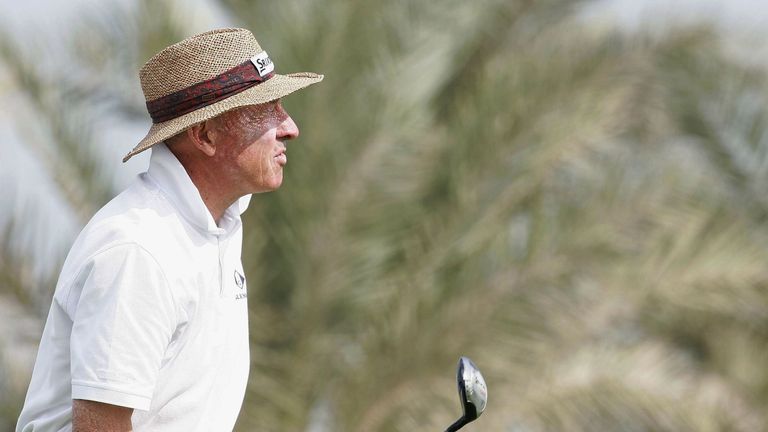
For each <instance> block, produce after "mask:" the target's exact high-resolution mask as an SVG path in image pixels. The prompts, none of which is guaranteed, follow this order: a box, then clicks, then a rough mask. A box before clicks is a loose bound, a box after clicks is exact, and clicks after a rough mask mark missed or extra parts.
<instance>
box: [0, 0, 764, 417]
mask: <svg viewBox="0 0 768 432" xmlns="http://www.w3.org/2000/svg"><path fill="white" fill-rule="evenodd" d="M180 4H181V2H171V1H151V0H143V1H138V2H137V5H136V7H135V8H128V7H125V8H123V7H117V6H114V7H106V6H105V7H103V8H101V9H99V10H98V11H96V12H93V13H91V14H90V15H84V16H82V17H81V18H80V19H81V20H82V22H80V23H78V25H77V26H75V28H74V30H73V31H72V34H69V35H67V38H66V40H65V41H64V42H65V44H66V45H67V46H68V47H69V48H70V50H71V51H70V52H68V53H67V55H68V56H70V57H69V58H71V65H70V66H69V67H71V68H73V70H76V71H78V73H77V74H69V75H64V77H65V78H64V79H60V80H57V81H56V82H55V83H54V82H53V81H51V76H50V75H48V74H46V73H45V71H44V69H43V68H41V67H39V66H40V65H39V62H36V61H35V50H34V49H29V48H26V47H24V45H23V42H22V41H19V40H16V39H14V37H13V35H12V34H7V32H6V34H2V35H0V55H1V57H0V59H1V61H2V64H3V67H4V68H5V69H6V70H7V75H8V82H9V83H10V84H9V85H11V86H13V87H14V88H15V89H17V90H18V91H19V92H20V94H22V95H23V98H24V99H25V103H26V104H28V106H30V107H32V112H34V113H35V116H36V123H35V125H36V127H39V128H42V129H44V130H43V131H42V132H38V133H37V134H33V133H26V134H23V136H24V137H25V144H28V145H29V146H30V148H32V149H33V151H34V152H35V154H36V155H37V156H38V157H39V159H40V160H41V162H42V163H43V165H44V166H45V167H46V172H45V173H44V174H45V175H46V176H49V177H50V178H51V179H52V180H53V181H54V184H55V186H56V188H57V190H58V193H60V195H61V196H62V197H63V200H64V201H65V204H66V206H67V211H69V212H71V213H72V214H73V215H75V217H76V218H77V220H79V221H80V223H81V224H82V223H85V222H86V221H87V220H88V219H89V218H90V216H91V215H92V214H93V212H94V211H95V210H96V209H98V208H99V207H100V206H101V205H103V204H104V203H105V202H106V201H107V200H108V199H109V198H111V197H112V196H114V195H115V194H116V193H117V192H118V191H117V190H116V186H115V182H114V181H113V180H112V172H111V171H110V170H109V169H105V168H104V166H105V165H104V164H103V162H102V159H101V157H102V156H101V154H100V153H99V152H98V145H99V144H100V143H98V142H97V139H96V138H95V134H94V130H93V128H94V126H93V124H94V122H95V121H96V119H98V118H100V116H103V115H104V114H105V113H108V114H109V115H110V116H113V117H114V118H117V119H122V121H125V122H135V121H144V122H147V123H148V119H147V118H145V117H146V115H145V114H144V113H143V106H142V105H143V100H142V97H141V93H140V89H139V86H138V82H137V78H136V76H135V75H136V71H137V70H138V68H139V67H140V66H141V64H142V63H143V62H144V61H145V60H146V59H147V58H149V57H150V56H151V55H152V54H153V53H154V52H156V51H157V50H159V49H161V48H162V47H164V46H166V45H168V44H170V43H173V42H175V41H178V40H180V39H181V38H183V37H186V36H188V35H191V34H193V33H194V32H196V31H200V30H204V29H205V28H198V27H200V26H202V27H205V25H206V24H205V20H203V21H202V24H201V23H200V22H201V21H200V20H199V19H198V20H192V19H190V17H192V16H193V14H194V11H191V10H187V9H184V7H182V6H180ZM215 6H216V7H217V8H219V9H220V10H221V11H223V13H224V16H226V17H227V19H228V20H230V22H231V25H235V26H244V27H247V28H249V29H251V30H253V31H254V33H255V34H256V37H257V38H258V39H259V41H260V43H261V44H262V46H263V47H265V48H266V49H267V50H268V51H269V52H270V54H271V56H272V57H273V58H275V60H276V63H277V65H278V68H279V70H281V71H301V70H312V71H317V72H320V73H324V74H326V79H325V81H323V83H322V84H320V85H317V86H314V87H312V88H311V89H308V90H307V91H303V92H300V93H298V94H296V95H292V96H291V97H289V98H287V99H286V101H285V104H286V107H287V109H288V110H289V111H290V112H291V113H292V115H293V117H294V118H295V119H296V121H297V123H298V124H299V126H300V128H301V129H302V137H301V138H300V139H299V140H298V141H297V142H295V143H291V145H290V146H291V164H290V165H289V166H288V168H287V175H286V180H285V182H284V186H283V187H282V188H281V190H280V191H279V192H276V193H272V194H267V195H262V196H257V197H255V199H254V200H253V201H252V204H251V208H250V209H249V211H248V212H247V213H246V219H247V220H246V222H245V226H246V233H245V241H244V264H245V266H246V274H247V276H248V280H249V289H250V291H251V292H250V293H249V294H250V295H249V299H250V308H251V316H250V322H251V335H252V336H251V338H252V368H251V375H250V382H249V387H248V393H247V397H246V400H245V405H244V407H243V411H242V414H241V416H240V419H239V422H238V426H237V430H242V431H246V430H260V431H261V430H264V431H313V432H319V431H361V432H368V431H371V432H373V431H405V430H442V428H444V427H445V426H447V425H448V424H450V423H451V422H452V421H453V420H454V419H455V418H456V417H457V416H458V415H459V407H458V404H457V403H456V395H455V384H454V382H453V379H454V377H453V374H454V367H455V363H456V360H457V359H458V357H459V356H460V355H468V356H470V357H471V358H472V359H473V360H474V361H475V362H476V363H477V364H478V365H479V366H480V367H481V369H482V370H483V373H484V375H485V377H486V380H487V382H488V384H489V390H490V400H489V405H488V408H487V411H486V413H485V414H484V415H483V416H482V417H481V418H480V419H479V420H478V421H477V422H476V423H474V424H472V425H470V426H468V427H467V430H478V431H479V430H507V431H515V432H522V431H582V430H583V431H598V430H599V431H675V432H677V431H748V432H755V431H763V430H767V429H766V427H765V424H766V410H765V408H766V406H768V368H766V367H765V365H766V361H768V292H767V291H766V289H765V288H766V285H768V272H766V262H768V249H767V248H766V244H767V243H766V239H767V237H768V229H766V225H765V221H766V216H768V196H766V194H765V193H764V185H765V182H766V179H767V178H768V138H767V137H768V133H767V132H768V129H767V128H766V124H767V123H766V121H767V120H768V116H767V115H766V114H767V112H766V110H765V109H764V107H763V106H764V101H765V100H766V98H765V97H766V89H767V88H768V87H766V73H765V72H766V71H765V69H764V68H763V67H760V66H756V65H753V64H747V63H745V62H743V61H739V60H738V59H737V58H735V57H734V56H732V55H730V54H729V53H728V52H727V51H726V50H725V49H724V48H723V44H722V39H721V38H722V36H721V35H720V34H718V33H717V32H715V31H713V30H711V29H708V28H705V27H678V28H670V29H667V30H665V31H663V32H657V33H649V34H645V33H639V34H637V33H633V34H628V33H626V32H623V31H621V30H620V29H617V28H615V27H613V26H611V25H602V26H599V27H596V26H595V25H593V24H591V23H590V22H588V21H586V20H584V19H583V16H582V15H580V13H579V11H580V10H581V9H580V8H581V7H582V6H583V3H582V2H577V1H564V0H563V1H556V0H528V1H522V0H519V1H509V0H475V1H473V2H466V1H458V0H443V1H440V2H427V1H417V0H395V1H390V2H353V1H343V0H338V1H312V0H291V1H283V2H271V1H266V0H262V1H246V0H222V1H221V2H216V3H215ZM195 16H198V15H195ZM38 43H39V44H44V43H45V42H44V41H39V42H38ZM59 78H61V77H59ZM23 122H24V119H22V118H20V119H19V123H23ZM133 144H134V143H133V142H126V143H121V147H122V148H124V149H125V151H126V152H127V150H128V149H129V148H130V147H132V146H133ZM28 207H29V208H28V209H22V210H18V209H17V211H15V214H17V216H16V217H15V218H12V219H11V222H9V224H8V226H7V229H6V230H5V231H4V234H3V235H2V237H0V239H2V246H3V249H2V251H1V252H2V253H1V254H0V277H1V278H2V279H0V280H2V284H1V285H0V296H1V298H2V299H4V300H5V301H10V302H13V303H15V304H17V305H18V306H19V307H20V308H21V309H22V310H24V311H26V314H28V315H29V316H30V317H35V318H34V319H36V320H37V322H39V323H40V329H42V322H43V321H42V320H44V317H45V312H46V311H47V307H48V305H49V304H50V296H51V294H52V289H53V286H54V281H55V278H56V273H57V272H58V267H56V266H53V267H55V269H54V270H52V271H49V272H35V271H33V270H31V269H30V267H31V264H30V262H31V261H33V260H34V259H35V257H34V254H33V253H31V252H29V249H28V248H27V249H25V248H23V247H19V243H24V241H23V239H22V240H19V235H20V234H18V233H19V229H18V225H20V222H21V220H22V218H23V217H24V216H23V215H24V214H27V213H25V212H28V213H33V212H35V208H34V203H30V204H29V205H28ZM18 215H21V216H18ZM65 254H66V248H62V250H61V251H60V253H59V255H58V256H59V259H63V257H64V256H65ZM5 349H7V348H5ZM25 366H26V368H21V369H23V370H19V369H12V365H10V364H7V365H6V367H5V370H4V371H3V372H0V388H1V389H2V390H3V391H2V395H3V396H2V397H0V429H4V428H6V425H7V427H8V428H10V427H12V425H13V424H14V423H15V418H16V415H17V414H18V410H19V408H20V406H21V402H22V400H23V395H24V392H25V390H26V379H28V376H29V373H30V368H31V365H25ZM3 377H5V378H3ZM11 377H15V379H8V378H11Z"/></svg>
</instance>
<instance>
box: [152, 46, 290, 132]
mask: <svg viewBox="0 0 768 432" xmlns="http://www.w3.org/2000/svg"><path fill="white" fill-rule="evenodd" d="M274 75H275V74H274V72H270V73H268V74H266V75H265V76H264V77H262V76H261V75H260V74H259V72H258V70H257V69H256V65H254V64H253V62H252V61H251V60H247V61H245V62H243V63H241V64H239V65H237V66H235V67H233V68H232V69H230V70H228V71H226V72H224V73H222V74H220V75H216V76H215V77H213V78H211V79H209V80H206V81H203V82H200V83H197V84H193V85H191V86H189V87H187V88H185V89H182V90H179V91H177V92H174V93H171V94H169V95H166V96H163V97H161V98H157V99H155V100H151V101H149V102H147V111H149V115H150V117H152V123H162V122H166V121H168V120H173V119H175V118H176V117H180V116H183V115H184V114H188V113H191V112H192V111H195V110H197V109H200V108H203V107H206V106H208V105H212V104H215V103H216V102H219V101H221V100H224V99H226V98H228V97H230V96H232V95H236V94H238V93H240V92H242V91H244V90H247V89H249V88H251V87H253V86H255V85H257V84H260V83H262V82H264V81H266V80H268V79H270V78H272V77H273V76H274Z"/></svg>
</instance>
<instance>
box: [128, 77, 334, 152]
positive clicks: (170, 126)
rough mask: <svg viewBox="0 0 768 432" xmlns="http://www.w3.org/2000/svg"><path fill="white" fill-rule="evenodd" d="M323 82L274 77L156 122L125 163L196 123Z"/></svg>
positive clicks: (317, 79)
mask: <svg viewBox="0 0 768 432" xmlns="http://www.w3.org/2000/svg"><path fill="white" fill-rule="evenodd" d="M322 80H323V75H318V74H316V73H312V72H298V73H292V74H287V75H279V74H275V75H274V76H273V77H272V78H270V79H269V80H267V81H264V82H263V83H261V84H258V85H256V86H253V87H251V88H249V89H248V90H245V91H243V92H240V93H238V94H236V95H234V96H231V97H228V98H226V99H224V100H222V101H219V102H216V103H215V104H212V105H208V106H206V107H203V108H200V109H199V110H196V111H192V112H191V113H188V114H184V115H183V116H180V117H177V118H175V119H172V120H168V121H165V122H162V123H153V124H152V127H150V128H149V132H147V135H146V136H145V137H144V138H143V139H142V140H141V141H139V143H138V144H137V145H136V147H134V148H133V150H131V151H130V152H129V153H128V154H127V155H125V157H124V158H123V162H125V161H127V160H128V159H130V158H131V157H133V156H135V155H137V154H139V153H141V152H143V151H144V150H146V149H148V148H150V147H152V146H153V145H155V144H157V143H159V142H161V141H163V140H166V139H168V138H170V137H172V136H174V135H176V134H178V133H179V132H181V131H183V130H185V129H187V128H189V127H190V126H192V125H194V124H197V123H200V122H202V121H205V120H208V119H211V118H214V117H216V116H218V115H220V114H223V113H225V112H227V111H229V110H232V109H235V108H238V107H242V106H248V105H258V104H263V103H267V102H271V101H273V100H276V99H280V98H281V97H284V96H287V95H289V94H291V93H293V92H295V91H296V90H300V89H303V88H304V87H308V86H310V85H312V84H315V83H318V82H320V81H322Z"/></svg>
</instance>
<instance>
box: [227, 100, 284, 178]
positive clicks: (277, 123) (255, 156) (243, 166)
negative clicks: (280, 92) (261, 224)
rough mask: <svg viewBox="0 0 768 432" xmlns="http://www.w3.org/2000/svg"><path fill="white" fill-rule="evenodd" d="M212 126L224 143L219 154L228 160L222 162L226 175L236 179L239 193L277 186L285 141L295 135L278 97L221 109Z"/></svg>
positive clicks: (280, 175)
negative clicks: (221, 111) (254, 103)
mask: <svg viewBox="0 0 768 432" xmlns="http://www.w3.org/2000/svg"><path fill="white" fill-rule="evenodd" d="M214 129H215V130H216V131H217V132H219V133H221V134H222V135H223V137H222V138H224V142H225V143H226V144H225V145H223V146H221V147H220V149H219V150H220V151H221V154H220V155H219V156H220V157H222V158H224V159H227V160H228V161H230V162H231V163H228V164H224V165H223V166H224V167H226V168H225V169H227V171H228V173H227V177H229V178H231V179H235V180H236V181H238V182H239V183H240V186H241V188H242V190H243V193H259V192H268V191H272V190H275V189H277V188H279V187H280V185H281V184H282V181H283V167H284V166H285V165H286V164H287V163H288V157H287V155H286V151H287V148H286V144H285V141H287V140H289V139H293V138H295V137H297V136H298V135H299V130H298V128H297V127H296V124H295V123H294V122H293V120H292V119H291V117H290V116H289V115H288V113H287V112H286V111H285V109H283V106H282V104H281V103H280V100H276V101H273V102H268V103H266V104H261V105H252V106H247V107H242V108H238V109H235V110H232V111H229V112H227V113H224V114H222V115H221V116H219V117H218V118H216V124H215V126H214ZM217 153H218V151H217Z"/></svg>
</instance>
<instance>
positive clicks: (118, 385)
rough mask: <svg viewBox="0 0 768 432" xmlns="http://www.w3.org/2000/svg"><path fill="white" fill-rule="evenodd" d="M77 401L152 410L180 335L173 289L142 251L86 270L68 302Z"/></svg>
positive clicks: (117, 249) (121, 249) (100, 257)
mask: <svg viewBox="0 0 768 432" xmlns="http://www.w3.org/2000/svg"><path fill="white" fill-rule="evenodd" d="M67 306H69V307H68V308H67V309H68V312H69V313H70V317H71V318H72V321H73V324H72V333H71V335H70V356H71V357H70V360H71V373H72V398H73V399H85V400H92V401H97V402H104V403H109V404H113V405H119V406H124V407H129V408H134V409H138V410H145V411H146V410H148V409H149V407H150V403H151V401H152V394H153V392H154V388H155V383H156V381H157V378H158V373H159V370H160V367H161V365H162V361H163V357H164V355H165V351H166V348H167V347H168V345H169V344H170V342H171V338H172V336H173V333H174V331H175V328H176V307H175V303H174V299H173V296H172V293H171V290H170V286H169V284H168V282H167V280H166V278H165V275H164V274H163V272H162V269H161V268H160V266H159V265H158V263H157V262H156V261H155V259H154V257H152V255H150V254H149V252H147V251H146V250H145V249H143V248H142V247H140V246H139V245H135V244H125V245H119V246H114V247H111V248H109V249H107V250H105V251H103V252H100V253H99V254H97V255H96V256H94V257H93V258H92V259H91V260H89V261H88V262H87V264H86V265H85V267H84V268H83V269H82V270H81V272H80V274H79V275H78V277H77V278H76V280H75V281H74V283H73V287H72V291H71V292H70V295H69V298H68V299H67Z"/></svg>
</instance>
